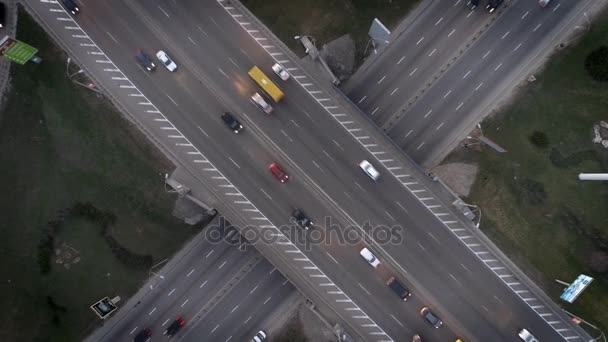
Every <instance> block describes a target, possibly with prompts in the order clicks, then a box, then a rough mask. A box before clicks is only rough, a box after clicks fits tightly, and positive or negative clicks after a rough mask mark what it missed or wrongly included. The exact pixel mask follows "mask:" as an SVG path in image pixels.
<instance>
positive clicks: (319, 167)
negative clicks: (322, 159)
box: [312, 160, 325, 172]
mask: <svg viewBox="0 0 608 342" xmlns="http://www.w3.org/2000/svg"><path fill="white" fill-rule="evenodd" d="M312 163H313V164H315V166H316V167H317V168H318V169H319V170H320V171H321V172H325V171H323V169H322V168H321V165H319V164H317V162H316V161H314V160H313V161H312Z"/></svg>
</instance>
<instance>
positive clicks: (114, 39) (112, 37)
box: [106, 32, 118, 44]
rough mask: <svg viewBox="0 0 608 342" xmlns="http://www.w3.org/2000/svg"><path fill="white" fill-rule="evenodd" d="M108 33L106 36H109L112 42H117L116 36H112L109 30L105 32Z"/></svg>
mask: <svg viewBox="0 0 608 342" xmlns="http://www.w3.org/2000/svg"><path fill="white" fill-rule="evenodd" d="M106 33H107V34H108V36H110V38H111V39H112V40H113V41H114V43H116V44H118V40H116V38H114V36H112V35H111V34H110V32H106Z"/></svg>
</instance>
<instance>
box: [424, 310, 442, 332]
mask: <svg viewBox="0 0 608 342" xmlns="http://www.w3.org/2000/svg"><path fill="white" fill-rule="evenodd" d="M420 316H422V317H423V318H424V319H425V320H426V321H427V322H429V323H430V324H431V325H432V326H433V327H435V328H439V327H440V326H441V325H442V324H443V322H442V321H441V320H440V319H439V317H437V316H435V314H433V313H432V312H431V310H429V308H427V307H426V306H425V307H423V308H422V309H420Z"/></svg>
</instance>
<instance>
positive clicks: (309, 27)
mask: <svg viewBox="0 0 608 342" xmlns="http://www.w3.org/2000/svg"><path fill="white" fill-rule="evenodd" d="M241 2H242V3H243V4H244V5H245V6H247V8H249V10H250V11H252V12H253V13H254V14H255V15H256V16H257V17H258V18H259V19H260V20H262V21H263V22H264V24H265V25H266V26H268V27H269V28H270V29H271V30H272V32H273V33H274V34H275V35H277V37H279V38H280V39H281V40H282V41H283V43H285V44H286V45H287V46H289V48H290V49H291V50H293V51H301V52H302V53H304V49H303V48H302V45H301V44H300V42H298V41H296V40H294V38H293V37H294V36H297V35H309V36H313V37H314V38H315V39H316V43H317V46H318V47H319V48H321V46H322V45H323V44H325V43H328V42H330V41H332V40H333V39H336V38H338V37H340V36H342V35H344V34H347V33H350V34H351V36H352V38H353V39H354V40H355V43H356V46H357V51H356V60H357V63H360V62H361V61H362V60H363V52H364V50H365V47H366V45H367V43H368V40H369V38H368V36H367V31H368V30H369V27H370V25H371V24H372V20H374V18H378V19H379V20H380V21H381V22H382V23H383V24H384V25H385V26H386V27H387V28H388V29H389V30H392V29H393V28H394V26H396V25H397V24H398V23H399V20H400V19H402V18H403V17H405V16H406V15H407V13H408V12H409V11H410V10H411V9H412V8H413V7H414V6H415V5H416V4H417V3H419V2H420V1H419V0H307V1H280V0H241Z"/></svg>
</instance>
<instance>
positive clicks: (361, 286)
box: [359, 283, 372, 296]
mask: <svg viewBox="0 0 608 342" xmlns="http://www.w3.org/2000/svg"><path fill="white" fill-rule="evenodd" d="M359 287H360V288H362V289H363V291H365V293H367V294H368V295H369V296H371V295H372V294H371V293H369V291H367V289H366V288H365V287H363V285H361V283H359Z"/></svg>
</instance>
